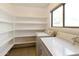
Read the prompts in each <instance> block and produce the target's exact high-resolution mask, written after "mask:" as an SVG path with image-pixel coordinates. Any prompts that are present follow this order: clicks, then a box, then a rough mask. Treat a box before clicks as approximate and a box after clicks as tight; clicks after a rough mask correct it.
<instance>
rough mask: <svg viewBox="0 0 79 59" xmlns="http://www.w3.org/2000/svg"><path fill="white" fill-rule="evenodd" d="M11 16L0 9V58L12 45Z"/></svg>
mask: <svg viewBox="0 0 79 59" xmlns="http://www.w3.org/2000/svg"><path fill="white" fill-rule="evenodd" d="M13 30H14V29H13V22H12V16H11V15H10V14H8V13H7V12H5V11H4V10H1V9H0V56H4V55H5V54H6V53H7V52H8V51H9V50H10V49H11V48H12V47H13V45H14V41H13Z"/></svg>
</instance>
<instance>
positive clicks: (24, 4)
mask: <svg viewBox="0 0 79 59" xmlns="http://www.w3.org/2000/svg"><path fill="white" fill-rule="evenodd" d="M10 5H13V6H26V7H47V6H48V3H10Z"/></svg>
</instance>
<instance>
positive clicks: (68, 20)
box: [65, 3, 79, 27]
mask: <svg viewBox="0 0 79 59" xmlns="http://www.w3.org/2000/svg"><path fill="white" fill-rule="evenodd" d="M78 5H79V3H76V4H73V3H67V4H65V27H79V13H78V12H79V8H78Z"/></svg>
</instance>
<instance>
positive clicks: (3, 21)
mask: <svg viewBox="0 0 79 59" xmlns="http://www.w3.org/2000/svg"><path fill="white" fill-rule="evenodd" d="M0 23H12V22H11V21H8V20H0Z"/></svg>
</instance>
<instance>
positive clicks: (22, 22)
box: [15, 21, 46, 24]
mask: <svg viewBox="0 0 79 59" xmlns="http://www.w3.org/2000/svg"><path fill="white" fill-rule="evenodd" d="M15 24H46V22H26V21H18V22H17V21H16V22H15Z"/></svg>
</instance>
